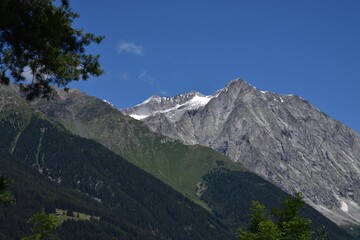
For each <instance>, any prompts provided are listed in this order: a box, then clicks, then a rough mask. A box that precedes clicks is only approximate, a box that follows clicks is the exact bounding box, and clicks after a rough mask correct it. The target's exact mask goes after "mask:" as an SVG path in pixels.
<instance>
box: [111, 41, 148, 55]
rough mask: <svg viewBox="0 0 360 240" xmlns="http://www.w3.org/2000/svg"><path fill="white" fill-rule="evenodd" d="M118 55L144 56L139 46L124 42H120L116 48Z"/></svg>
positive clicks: (142, 49)
mask: <svg viewBox="0 0 360 240" xmlns="http://www.w3.org/2000/svg"><path fill="white" fill-rule="evenodd" d="M117 50H118V52H119V53H129V54H134V55H137V56H144V54H145V52H144V48H143V47H142V46H141V45H137V44H135V43H132V42H126V41H124V40H121V41H120V42H119V44H118V46H117Z"/></svg>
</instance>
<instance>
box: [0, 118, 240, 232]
mask: <svg viewBox="0 0 360 240" xmlns="http://www.w3.org/2000/svg"><path fill="white" fill-rule="evenodd" d="M14 123H16V124H14ZM20 129H21V130H22V132H21V134H20V137H19V138H18V140H17V143H16V147H15V148H14V150H13V153H12V154H11V156H7V157H4V156H6V155H4V154H2V161H4V166H5V163H7V165H8V169H5V168H2V171H4V173H6V174H7V175H9V176H10V177H13V179H14V183H13V186H12V191H13V192H14V196H15V198H16V203H15V204H13V205H11V206H10V207H8V208H6V207H1V208H2V209H3V210H2V211H5V214H4V215H3V216H4V218H3V219H2V221H1V223H2V224H3V226H5V225H7V227H6V229H8V230H7V231H4V232H3V233H2V234H3V235H5V236H6V237H5V239H16V238H17V237H19V236H21V235H22V234H24V233H26V232H28V227H26V221H27V219H29V217H30V216H31V215H32V214H34V213H35V212H37V211H39V210H41V209H42V208H45V209H46V210H48V211H53V209H54V208H61V209H69V210H72V211H77V212H84V213H87V214H90V215H94V216H99V217H100V222H96V221H95V222H88V223H86V222H83V223H79V222H77V223H67V224H63V225H62V226H61V227H60V228H59V229H58V231H59V233H61V232H66V231H65V230H62V228H63V227H64V228H72V229H74V228H75V229H76V228H79V232H78V231H71V232H72V236H73V238H72V239H87V237H85V236H82V233H83V234H89V231H87V230H86V229H94V230H95V229H103V230H104V231H103V232H104V234H105V235H106V234H107V235H108V236H120V235H121V234H123V235H125V236H128V237H129V239H136V238H139V239H144V236H146V239H152V238H154V239H165V238H169V237H170V238H176V239H189V238H191V239H203V238H204V236H208V237H209V238H210V237H211V238H212V239H232V238H233V237H234V236H231V234H230V233H229V232H228V231H227V230H226V228H225V227H224V226H222V224H221V223H220V222H219V221H218V220H216V218H214V217H213V216H212V215H211V214H210V213H209V212H207V211H206V210H204V209H203V208H201V207H199V206H198V205H196V204H194V203H192V202H191V201H189V200H188V199H187V198H185V197H183V196H182V195H180V194H179V193H177V192H176V191H174V190H172V189H171V188H169V187H168V186H167V185H165V184H163V183H162V182H160V181H159V180H157V179H155V178H154V177H152V176H151V175H149V174H147V173H145V172H144V171H142V170H140V169H139V168H137V167H135V166H133V165H131V164H130V163H128V162H127V161H125V160H124V159H122V158H121V157H120V156H118V155H116V154H114V153H112V152H111V151H109V150H107V149H106V148H104V147H103V146H101V145H100V144H98V143H95V142H93V141H90V140H86V139H83V138H80V137H76V136H74V135H71V134H70V133H68V132H67V131H65V130H64V129H63V128H62V127H61V126H60V125H56V124H53V123H51V122H49V121H46V120H44V119H42V118H40V117H38V116H37V114H34V115H32V117H31V119H30V121H29V122H26V121H25V120H24V118H22V116H21V115H16V114H11V115H9V116H7V117H6V118H5V119H2V121H1V122H0V147H1V151H2V152H6V153H9V152H10V147H11V146H10V145H11V144H9V143H12V141H11V140H13V139H15V137H16V136H17V133H18V131H19V130H20ZM9 139H10V141H9ZM10 157H11V158H10ZM19 166H20V167H19ZM25 169H26V171H25ZM24 171H25V173H26V172H27V173H28V174H25V173H24V174H21V172H24ZM39 172H41V174H40V173H39ZM70 189H75V190H76V194H75V193H74V191H73V190H70ZM69 191H70V192H69ZM69 196H72V197H69ZM93 199H96V200H93ZM14 229H19V231H17V230H16V231H14ZM20 229H21V230H20ZM8 234H9V235H8ZM10 234H15V235H16V237H15V236H14V235H10ZM98 234H100V233H98ZM105 235H104V236H105ZM10 236H11V237H10ZM94 236H96V235H94ZM68 237H69V236H67V238H64V239H71V238H68ZM61 239H62V238H61Z"/></svg>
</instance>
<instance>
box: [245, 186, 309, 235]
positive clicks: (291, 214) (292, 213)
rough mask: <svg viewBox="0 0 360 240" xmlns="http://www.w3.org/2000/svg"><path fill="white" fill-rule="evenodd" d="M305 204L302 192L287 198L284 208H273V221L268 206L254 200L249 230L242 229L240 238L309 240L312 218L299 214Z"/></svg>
mask: <svg viewBox="0 0 360 240" xmlns="http://www.w3.org/2000/svg"><path fill="white" fill-rule="evenodd" d="M304 205H305V202H304V201H303V199H302V197H301V195H300V194H298V193H297V194H295V196H294V197H288V198H287V199H285V202H284V206H283V208H281V209H280V208H277V209H273V211H272V215H273V216H275V217H276V219H277V220H276V221H272V220H271V219H270V217H269V216H268V215H267V212H266V208H265V206H264V205H262V204H261V203H259V202H256V201H255V202H253V206H252V208H251V217H250V218H251V221H250V224H249V227H248V229H247V230H240V237H239V239H240V240H250V239H251V240H257V239H259V240H260V239H274V240H275V239H277V240H291V239H294V240H295V239H296V240H309V239H311V228H310V226H311V220H309V219H306V218H303V217H301V216H299V210H300V208H302V207H303V206H304Z"/></svg>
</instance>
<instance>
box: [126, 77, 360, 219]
mask: <svg viewBox="0 0 360 240" xmlns="http://www.w3.org/2000/svg"><path fill="white" fill-rule="evenodd" d="M193 102H195V103H197V104H193ZM122 112H123V113H124V114H127V115H130V116H132V117H134V118H137V119H140V120H141V121H143V122H144V123H146V124H147V125H148V126H149V127H150V129H151V130H153V131H155V132H157V133H160V134H162V135H165V136H167V137H170V138H173V139H177V140H180V141H181V142H183V143H185V144H188V145H194V144H200V145H203V146H207V147H210V148H213V149H215V150H217V151H218V152H220V153H223V154H226V155H227V156H229V157H230V158H231V159H232V160H233V161H235V162H239V163H241V164H242V165H243V166H245V167H247V168H248V169H250V170H251V171H253V172H255V173H257V174H259V175H260V176H262V177H264V178H265V179H267V180H269V181H270V182H272V183H274V184H275V185H277V186H279V187H281V188H282V189H283V190H285V191H286V192H288V193H293V192H301V193H302V194H303V195H304V196H305V199H306V201H307V202H308V203H309V204H310V205H312V206H313V207H315V208H316V209H317V210H318V211H320V212H321V213H323V214H324V215H325V216H327V217H328V218H329V219H331V220H332V221H334V222H336V223H337V224H340V225H342V224H349V223H353V224H360V206H359V205H360V189H359V188H358V186H359V184H360V136H359V134H358V133H357V132H356V131H354V130H352V129H350V128H349V127H347V126H345V125H344V124H342V123H340V122H339V121H336V120H334V119H332V118H331V117H329V116H328V115H327V114H325V113H323V112H321V111H320V110H319V109H317V108H316V107H314V106H313V105H311V104H310V103H309V102H308V101H306V100H305V99H303V98H301V97H298V96H295V95H280V94H275V93H272V92H267V91H260V90H258V89H257V88H255V87H253V86H251V85H250V84H248V83H247V82H245V81H243V80H241V79H235V80H233V81H231V82H230V83H229V84H228V85H227V86H226V87H225V88H223V89H221V90H219V91H217V92H216V93H214V94H213V95H211V96H204V95H202V94H200V93H197V92H191V93H188V94H183V95H178V96H176V97H174V98H164V97H158V96H153V97H151V98H150V99H148V100H146V101H145V102H143V103H141V104H139V105H137V106H135V107H133V108H130V109H123V110H122Z"/></svg>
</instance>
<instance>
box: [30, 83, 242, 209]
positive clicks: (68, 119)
mask: <svg viewBox="0 0 360 240" xmlns="http://www.w3.org/2000/svg"><path fill="white" fill-rule="evenodd" d="M31 104H32V106H33V107H34V108H35V109H37V110H38V111H40V112H42V113H44V114H46V115H47V116H48V117H50V118H51V119H53V120H55V121H57V122H60V123H61V124H62V125H63V126H65V127H66V128H67V129H68V130H69V131H71V132H72V133H74V134H76V135H79V136H81V137H84V138H88V139H92V140H95V141H97V142H99V143H101V144H102V145H104V146H105V147H107V148H108V149H110V150H111V151H113V152H115V153H117V154H119V155H121V156H123V157H124V158H125V159H126V160H128V161H130V162H131V163H133V164H134V165H136V166H138V167H140V168H141V169H143V170H145V171H147V172H148V173H150V174H152V175H153V176H155V177H157V178H158V179H160V180H161V181H163V182H165V183H166V184H168V185H169V186H171V187H172V188H174V189H176V190H177V191H179V192H180V193H182V194H183V195H184V196H187V197H189V198H190V199H191V200H193V201H195V202H197V203H198V204H200V205H203V206H205V207H206V204H205V203H204V202H203V201H201V200H200V199H199V198H198V197H197V196H196V191H195V189H196V185H197V184H198V182H200V181H202V177H203V176H204V175H205V174H207V173H208V171H210V170H211V169H213V168H216V167H218V165H219V164H222V165H221V166H224V167H226V168H229V169H232V170H243V169H244V168H243V167H242V166H240V165H239V164H235V163H234V162H232V161H231V160H230V159H229V158H228V157H226V156H225V155H223V154H219V153H218V152H216V151H214V150H212V149H210V148H206V147H203V146H199V145H194V146H186V145H184V144H182V143H180V142H179V141H174V140H172V139H169V138H167V137H163V136H161V135H159V134H156V133H153V132H152V131H150V130H149V128H148V127H147V126H146V125H145V124H144V123H142V122H140V121H136V120H134V119H133V118H131V117H128V116H125V115H124V114H122V113H121V112H120V111H119V110H117V109H116V108H114V107H113V106H112V105H111V104H108V103H107V102H105V101H103V100H100V99H98V98H95V97H91V96H87V95H86V94H84V93H81V92H80V91H78V90H76V89H73V90H70V91H69V92H68V93H67V92H64V91H62V90H58V91H57V94H56V96H54V98H53V99H52V100H51V101H47V100H43V99H37V100H35V101H33V102H32V103H31Z"/></svg>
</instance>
